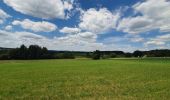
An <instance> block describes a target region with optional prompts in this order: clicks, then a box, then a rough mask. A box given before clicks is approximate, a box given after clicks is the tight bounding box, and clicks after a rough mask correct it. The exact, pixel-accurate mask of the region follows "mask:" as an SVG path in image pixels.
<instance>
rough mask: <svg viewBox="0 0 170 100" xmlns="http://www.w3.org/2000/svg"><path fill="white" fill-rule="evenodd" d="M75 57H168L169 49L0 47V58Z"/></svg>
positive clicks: (96, 58)
mask: <svg viewBox="0 0 170 100" xmlns="http://www.w3.org/2000/svg"><path fill="white" fill-rule="evenodd" d="M76 57H83V58H92V59H94V60H98V59H107V58H125V57H126V58H131V57H138V58H141V57H170V50H168V49H163V50H150V51H139V50H136V51H134V52H133V53H125V52H123V51H99V50H96V51H94V52H80V51H52V50H48V49H47V48H46V47H40V46H38V45H30V46H29V47H26V46H25V45H21V46H20V47H19V48H13V49H10V48H0V60H10V59H18V60H27V59H28V60H29V59H74V58H76Z"/></svg>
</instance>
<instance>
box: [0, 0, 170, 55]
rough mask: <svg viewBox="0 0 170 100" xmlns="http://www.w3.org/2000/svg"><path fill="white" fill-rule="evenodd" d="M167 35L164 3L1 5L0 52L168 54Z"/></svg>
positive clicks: (169, 9)
mask: <svg viewBox="0 0 170 100" xmlns="http://www.w3.org/2000/svg"><path fill="white" fill-rule="evenodd" d="M153 4H154V5H153ZM169 33H170V1H168V0H159V1H157V0H1V1H0V47H19V46H20V45H21V44H25V45H26V46H29V45H31V44H37V45H40V46H45V47H47V48H48V49H52V50H73V51H79V50H80V51H93V50H96V49H99V50H123V51H126V52H132V51H134V50H150V49H169V48H170V45H169V43H170V34H169Z"/></svg>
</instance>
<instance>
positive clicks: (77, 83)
mask: <svg viewBox="0 0 170 100" xmlns="http://www.w3.org/2000/svg"><path fill="white" fill-rule="evenodd" d="M0 99H2V100H4V99H8V100H11V99H12V100H13V99H17V100H18V99H26V100H30V99H35V100H39V99H43V100H44V99H45V100H48V99H54V100H113V99H114V100H144V99H145V100H146V99H147V100H169V99H170V60H168V59H167V60H166V59H164V60H163V59H155V60H151V59H148V60H146V59H145V60H144V59H143V60H142V59H141V60H138V59H136V60H135V59H132V60H128V59H126V60H122V59H119V60H118V59H117V60H99V61H94V60H38V61H36V60H35V61H33V60H32V61H0Z"/></svg>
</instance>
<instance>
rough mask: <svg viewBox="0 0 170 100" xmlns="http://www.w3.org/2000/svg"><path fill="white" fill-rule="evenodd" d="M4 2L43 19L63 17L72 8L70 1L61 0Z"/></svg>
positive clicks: (15, 0) (16, 0)
mask: <svg viewBox="0 0 170 100" xmlns="http://www.w3.org/2000/svg"><path fill="white" fill-rule="evenodd" d="M3 1H4V3H5V4H7V5H8V6H11V7H12V8H13V9H14V10H16V11H18V12H21V13H23V14H27V15H31V16H34V17H38V18H43V19H51V18H60V19H64V18H65V17H66V16H67V14H66V13H65V11H66V10H67V11H70V10H71V9H72V8H73V5H72V3H73V2H69V1H63V0H3Z"/></svg>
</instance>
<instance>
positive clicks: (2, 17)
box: [0, 9, 11, 24]
mask: <svg viewBox="0 0 170 100" xmlns="http://www.w3.org/2000/svg"><path fill="white" fill-rule="evenodd" d="M9 17H11V16H10V15H8V14H7V13H6V12H5V11H3V10H2V9H0V24H2V23H3V22H4V20H5V19H7V18H9Z"/></svg>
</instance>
